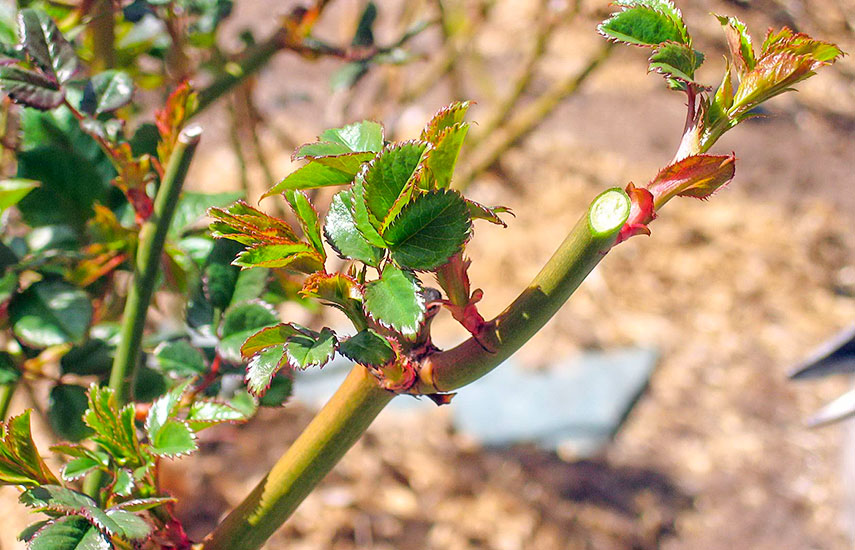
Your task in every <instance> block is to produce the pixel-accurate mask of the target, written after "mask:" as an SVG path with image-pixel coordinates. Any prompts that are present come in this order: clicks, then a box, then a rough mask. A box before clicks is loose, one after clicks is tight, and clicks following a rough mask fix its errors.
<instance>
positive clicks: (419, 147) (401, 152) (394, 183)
mask: <svg viewBox="0 0 855 550" xmlns="http://www.w3.org/2000/svg"><path fill="white" fill-rule="evenodd" d="M427 147H428V145H427V144H426V143H424V142H418V141H408V142H404V143H400V144H396V145H392V146H390V147H388V148H387V149H386V150H384V151H383V152H382V153H381V154H380V155H378V156H377V158H375V159H374V160H372V161H371V162H369V163H368V164H367V165H366V169H365V173H364V175H363V184H362V185H363V188H364V190H365V191H364V193H365V204H366V206H367V207H368V212H369V213H370V214H371V216H372V217H373V218H372V221H375V227H378V228H379V227H381V226H382V225H383V224H384V223H385V222H386V220H387V218H391V217H393V216H394V215H395V214H396V213H397V212H396V211H395V210H398V209H399V208H400V207H401V206H402V205H403V204H404V203H406V201H407V198H408V196H409V194H410V193H412V191H413V186H414V183H415V181H416V180H417V179H418V178H420V177H421V176H420V170H417V168H419V167H420V166H421V161H422V156H423V155H424V152H425V150H426V149H427ZM408 184H409V185H408Z"/></svg>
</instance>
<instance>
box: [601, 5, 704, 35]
mask: <svg viewBox="0 0 855 550" xmlns="http://www.w3.org/2000/svg"><path fill="white" fill-rule="evenodd" d="M615 4H616V5H618V6H621V7H622V8H623V10H622V11H620V12H618V13H615V14H614V15H612V17H611V18H609V19H607V20H606V21H603V22H602V23H601V24H600V25H599V26H598V27H597V29H598V30H599V31H600V33H601V34H602V35H603V36H605V37H606V38H609V39H612V40H618V41H621V42H626V43H627V44H635V45H637V46H656V45H658V44H661V43H663V42H678V43H680V44H687V45H688V44H691V41H690V39H689V34H688V31H687V30H686V26H685V24H684V23H683V18H682V15H681V14H680V10H678V9H677V8H675V7H674V5H673V4H672V3H671V2H670V1H668V0H623V1H618V2H615Z"/></svg>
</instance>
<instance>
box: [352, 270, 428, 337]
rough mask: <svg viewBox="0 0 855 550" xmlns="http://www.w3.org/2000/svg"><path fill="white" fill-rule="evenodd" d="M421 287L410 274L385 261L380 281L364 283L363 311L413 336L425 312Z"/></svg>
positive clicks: (378, 320)
mask: <svg viewBox="0 0 855 550" xmlns="http://www.w3.org/2000/svg"><path fill="white" fill-rule="evenodd" d="M420 290H421V289H420V287H419V283H418V280H417V279H416V278H415V276H413V274H412V273H409V272H407V271H404V270H402V269H400V268H399V267H397V266H396V265H394V264H387V265H386V267H384V268H383V273H382V275H381V277H380V279H379V280H377V281H371V282H370V283H367V284H366V285H365V303H364V307H365V312H366V313H367V314H368V316H369V317H371V318H372V319H374V320H375V321H377V322H378V323H380V324H381V325H383V326H385V327H389V328H392V329H394V330H396V331H398V332H400V333H401V334H403V335H404V336H414V335H416V333H418V330H419V326H420V325H421V322H422V320H423V319H424V314H425V300H424V297H423V296H422V294H421V292H420Z"/></svg>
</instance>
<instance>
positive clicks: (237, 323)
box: [217, 302, 279, 363]
mask: <svg viewBox="0 0 855 550" xmlns="http://www.w3.org/2000/svg"><path fill="white" fill-rule="evenodd" d="M278 322H279V318H278V316H277V315H276V312H275V311H274V309H273V308H272V307H271V306H270V305H268V304H265V303H263V302H246V303H243V304H236V305H234V306H232V307H230V308H229V309H228V310H226V312H225V314H224V315H223V321H222V323H223V324H222V339H221V340H220V343H219V344H218V345H217V351H218V353H219V354H220V356H221V357H222V358H223V359H226V360H227V361H231V362H232V363H240V362H241V361H242V357H241V353H240V348H241V346H242V345H243V343H244V342H245V341H246V339H247V338H249V337H250V336H252V335H253V334H255V333H256V332H258V331H259V330H260V329H262V328H265V327H270V326H273V325H276V324H277V323H278Z"/></svg>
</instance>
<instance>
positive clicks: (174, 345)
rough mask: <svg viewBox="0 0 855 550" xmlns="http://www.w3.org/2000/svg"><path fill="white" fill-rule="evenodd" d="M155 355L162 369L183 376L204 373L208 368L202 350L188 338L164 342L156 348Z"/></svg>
mask: <svg viewBox="0 0 855 550" xmlns="http://www.w3.org/2000/svg"><path fill="white" fill-rule="evenodd" d="M154 356H155V357H156V358H157V364H158V365H159V366H160V369H161V370H163V371H164V372H169V373H175V374H177V375H178V376H180V377H182V378H183V377H187V376H197V375H200V374H203V373H204V372H205V371H206V370H207V369H208V365H207V361H205V356H204V355H203V354H202V352H201V350H199V349H197V348H195V347H193V346H192V345H191V344H190V342H188V341H186V340H175V341H173V342H162V343H161V344H160V345H159V346H157V348H155V350H154Z"/></svg>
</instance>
